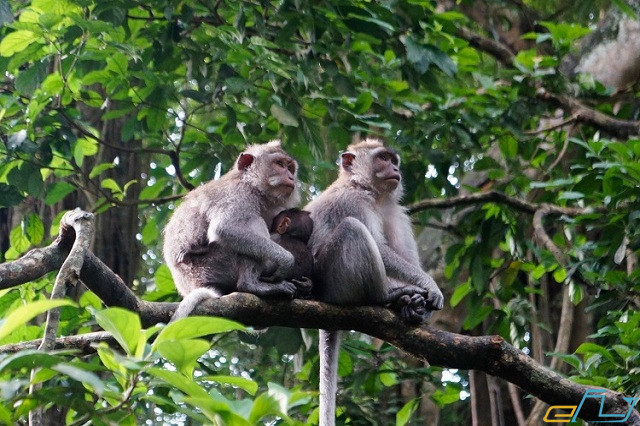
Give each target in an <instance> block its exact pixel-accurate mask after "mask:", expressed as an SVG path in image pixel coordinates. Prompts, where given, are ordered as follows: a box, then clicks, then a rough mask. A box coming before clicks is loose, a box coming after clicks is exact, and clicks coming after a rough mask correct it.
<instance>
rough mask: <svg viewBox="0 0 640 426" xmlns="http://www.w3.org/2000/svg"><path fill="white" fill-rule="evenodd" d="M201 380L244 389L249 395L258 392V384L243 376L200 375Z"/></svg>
mask: <svg viewBox="0 0 640 426" xmlns="http://www.w3.org/2000/svg"><path fill="white" fill-rule="evenodd" d="M202 380H206V381H211V382H216V383H222V384H225V385H231V386H234V387H237V388H240V389H242V390H244V391H245V392H247V393H248V394H249V395H255V394H256V392H258V384H257V383H256V382H254V381H253V380H249V379H245V378H244V377H235V376H206V377H202Z"/></svg>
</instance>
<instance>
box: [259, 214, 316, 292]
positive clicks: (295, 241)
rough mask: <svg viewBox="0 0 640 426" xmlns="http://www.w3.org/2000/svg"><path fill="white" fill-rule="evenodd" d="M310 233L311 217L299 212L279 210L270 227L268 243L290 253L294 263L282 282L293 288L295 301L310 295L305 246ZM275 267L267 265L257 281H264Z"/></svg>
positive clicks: (310, 271)
mask: <svg viewBox="0 0 640 426" xmlns="http://www.w3.org/2000/svg"><path fill="white" fill-rule="evenodd" d="M312 232H313V220H312V219H311V214H310V213H309V212H307V211H304V210H300V209H295V208H293V209H287V210H283V211H281V212H280V213H278V214H277V215H276V217H275V218H274V219H273V222H272V223H271V228H270V229H269V233H270V234H271V240H272V241H273V242H275V243H277V244H278V245H280V246H281V247H282V248H284V249H285V250H287V251H288V252H289V253H291V254H292V255H293V257H294V259H295V264H294V267H293V270H292V271H291V273H290V275H289V276H286V277H284V279H285V280H288V281H291V282H294V283H295V284H296V290H297V291H296V297H302V298H305V297H308V296H309V294H310V292H311V287H312V281H311V276H312V275H313V254H311V249H310V248H309V247H308V246H307V242H308V241H309V238H310V237H311V233H312ZM275 267H276V265H275V264H273V263H270V262H268V263H267V265H266V267H265V270H264V271H263V273H262V276H261V277H260V279H261V280H263V281H268V280H269V276H270V275H272V274H273V271H274V270H275Z"/></svg>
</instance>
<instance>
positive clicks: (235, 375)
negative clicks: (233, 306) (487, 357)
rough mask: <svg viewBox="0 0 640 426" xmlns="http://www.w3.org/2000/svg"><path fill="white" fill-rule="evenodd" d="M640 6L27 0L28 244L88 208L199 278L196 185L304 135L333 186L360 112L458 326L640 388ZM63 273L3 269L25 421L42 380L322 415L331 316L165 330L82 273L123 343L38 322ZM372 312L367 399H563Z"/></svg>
mask: <svg viewBox="0 0 640 426" xmlns="http://www.w3.org/2000/svg"><path fill="white" fill-rule="evenodd" d="M638 13H640V2H639V1H637V0H629V1H625V0H615V1H604V0H586V1H580V2H574V1H569V0H560V1H551V0H507V1H491V0H481V1H466V0H460V1H456V2H453V1H446V0H444V1H423V0H397V1H393V0H390V1H365V0H357V1H343V0H318V1H304V0H298V1H295V0H292V1H291V0H279V1H266V0H242V1H234V2H226V1H221V0H217V1H210V0H183V1H170V0H159V1H155V2H144V1H137V0H114V1H108V2H106V1H97V0H33V1H20V0H17V1H11V2H8V1H7V0H0V23H1V24H2V27H1V28H0V37H1V40H0V71H1V72H2V77H1V78H2V80H1V81H0V138H1V142H0V261H2V262H11V261H14V260H15V259H18V258H20V257H21V256H23V255H24V254H25V253H27V252H28V251H29V250H30V249H32V248H34V247H44V246H46V245H48V244H50V243H51V242H52V241H53V240H54V239H55V237H56V235H57V234H58V230H59V223H60V219H61V217H62V215H63V213H64V212H65V211H67V210H70V209H73V208H76V207H80V208H81V209H83V210H86V211H90V212H93V213H94V214H95V215H96V222H95V237H94V239H93V243H92V245H91V251H92V252H93V253H94V254H95V255H96V256H97V257H98V258H99V259H101V260H102V261H103V262H104V263H105V264H106V265H107V266H108V267H109V268H111V270H113V271H114V272H115V273H117V274H118V275H119V276H120V277H121V278H122V280H123V281H124V282H125V283H126V284H127V285H129V286H130V287H131V288H132V289H133V291H134V292H135V293H136V294H137V295H138V296H140V297H141V298H143V299H145V300H149V301H177V300H179V297H178V295H177V294H176V292H175V288H174V286H173V283H172V280H171V276H170V274H169V272H168V269H167V267H166V266H165V265H164V264H163V261H162V255H161V241H162V228H163V226H164V224H165V223H166V222H167V219H168V217H169V216H170V214H171V212H172V210H173V209H174V207H175V205H176V204H177V203H179V202H180V198H181V197H182V196H183V195H184V194H185V193H186V192H187V191H188V190H189V189H191V188H193V187H196V186H198V185H200V184H202V183H203V182H206V181H208V180H210V179H215V178H216V177H218V176H219V175H220V174H221V173H224V172H226V171H227V170H228V169H229V167H230V166H231V165H232V163H233V161H234V160H235V158H236V156H237V155H238V153H239V152H241V150H242V148H243V146H245V145H246V144H247V143H259V142H266V141H268V140H271V139H274V138H280V139H282V140H283V144H284V147H285V149H286V150H287V151H288V152H289V153H290V154H292V155H293V156H294V157H295V158H296V159H297V160H298V162H299V163H300V173H299V178H300V180H301V181H302V183H303V194H304V195H303V198H304V199H305V200H307V201H308V200H310V199H311V198H312V197H313V196H315V195H317V194H318V193H320V192H321V191H322V190H323V189H324V188H325V187H326V186H328V184H329V183H330V182H331V181H332V180H333V179H334V178H335V176H336V164H335V159H336V158H337V156H338V153H339V151H340V150H342V149H345V147H346V146H347V145H348V144H349V143H350V141H351V140H352V139H353V138H354V137H358V136H360V137H362V136H365V135H374V136H379V137H382V138H384V139H385V140H387V141H388V143H389V144H390V145H392V146H393V147H394V148H395V149H396V150H398V152H399V154H400V156H401V158H402V165H401V168H402V172H403V175H404V184H405V197H404V199H403V203H404V204H405V205H406V206H407V207H408V209H409V212H410V213H411V217H412V219H413V221H414V224H415V233H416V237H417V240H418V243H419V246H420V251H421V256H422V260H423V266H424V268H425V270H428V271H429V272H430V273H431V274H432V275H433V276H434V277H435V279H436V281H437V282H438V283H439V284H440V285H441V287H442V289H443V291H444V293H445V297H446V304H445V309H444V310H443V311H442V312H438V313H437V314H436V315H435V316H434V318H433V320H432V321H431V325H432V326H433V327H434V328H437V329H442V330H448V331H452V332H456V333H461V334H466V335H472V336H480V335H493V334H496V335H500V336H501V337H503V338H504V339H505V340H507V341H508V342H510V343H511V344H512V345H514V346H515V347H517V348H520V349H522V350H523V351H524V352H525V353H526V354H528V355H530V356H531V357H532V358H533V359H535V360H536V361H538V362H539V363H541V364H543V365H546V366H549V367H550V368H551V369H553V370H555V371H557V372H560V373H562V374H564V375H566V376H568V377H570V378H571V379H572V380H573V381H576V382H578V383H583V384H588V385H593V386H598V387H604V388H609V389H612V390H615V391H619V392H622V393H624V394H626V395H634V394H637V393H638V392H640V368H639V367H638V361H639V358H640V344H639V343H638V342H639V341H640V312H638V308H639V307H640V269H639V268H638V262H637V257H638V252H639V250H640V227H639V226H638V225H639V223H640V209H639V206H640V201H639V199H638V196H639V195H640V189H639V188H640V139H638V134H639V133H640V122H639V121H638V114H639V112H640V102H639V101H638V97H637V93H638V89H639V88H640V87H639V86H638V84H637V83H638V77H640V21H639V17H638ZM5 265H8V263H5ZM55 276H56V274H55V272H51V273H49V274H46V275H45V276H43V277H42V278H39V279H36V280H34V281H30V282H28V283H25V284H23V285H20V286H11V287H9V286H5V285H3V281H2V278H3V277H2V276H1V274H0V289H2V290H0V316H1V317H3V318H5V320H4V322H3V324H2V325H1V326H0V337H1V340H0V344H2V345H4V346H0V352H2V354H1V355H0V395H1V397H0V422H3V423H6V424H16V423H25V422H26V419H27V413H28V412H29V410H31V409H33V408H35V407H44V408H46V409H47V411H46V413H45V414H46V415H47V416H48V418H49V420H50V421H51V422H52V423H53V424H63V423H66V424H83V423H84V422H87V421H91V422H93V423H95V424H143V423H147V424H160V423H163V422H166V423H171V424H201V423H207V424H209V423H212V422H217V421H220V422H223V423H226V424H255V423H266V424H300V423H310V424H314V423H316V422H317V404H318V402H317V385H318V383H317V382H318V379H317V372H318V354H317V341H316V340H317V331H316V330H312V329H304V330H298V329H292V328H270V329H269V330H268V331H267V332H266V333H263V334H259V335H255V334H253V333H250V332H237V331H231V330H233V329H234V328H237V326H236V325H235V324H231V323H227V322H218V323H216V324H217V325H216V327H218V331H219V333H218V334H216V335H215V337H214V338H213V339H203V338H202V336H198V338H197V339H195V338H191V339H188V340H184V341H183V342H182V343H175V342H176V341H177V340H176V341H173V343H171V344H170V345H161V344H159V343H158V342H156V343H155V344H154V345H145V344H144V341H145V340H143V341H142V343H141V344H139V345H138V344H137V342H138V340H137V339H138V335H139V334H141V335H144V336H145V339H147V338H149V336H150V333H151V332H150V331H148V332H142V331H141V329H140V322H139V320H138V319H137V317H136V316H135V314H132V313H130V312H126V311H122V310H118V309H117V308H112V309H105V306H104V305H103V304H102V302H101V300H100V299H99V298H98V297H97V296H96V295H95V294H93V293H92V292H90V291H87V290H86V289H85V288H84V287H83V286H82V285H78V286H75V287H73V288H72V289H71V290H70V291H69V292H68V294H67V297H68V298H69V299H71V300H73V301H75V304H74V305H69V306H63V307H62V310H61V322H60V329H59V334H61V335H64V336H69V335H80V334H82V333H86V332H89V331H94V330H100V329H105V330H108V331H110V332H111V333H113V334H114V335H118V336H120V338H119V339H118V342H119V344H116V343H113V342H112V343H110V344H106V343H100V344H99V343H95V344H94V345H93V346H92V347H85V348H83V349H82V350H81V351H80V352H78V351H72V350H69V349H66V350H50V351H36V350H34V349H28V348H25V347H21V346H20V345H17V346H16V345H14V344H20V343H21V342H26V341H30V340H33V339H38V338H41V337H42V335H43V328H44V312H45V310H46V309H47V308H48V307H49V306H48V305H46V306H45V305H43V304H40V305H38V304H37V303H38V302H39V301H40V302H42V301H43V300H46V299H48V297H49V296H48V295H49V294H50V292H51V289H52V286H53V283H54V280H55ZM5 282H6V281H5ZM34 302H35V303H36V304H34ZM36 315H38V316H36ZM34 316H36V317H35V318H33V317H34ZM212 321H214V320H212ZM7 324H9V325H7ZM209 324H211V323H209ZM214 328H215V327H214ZM3 330H4V331H3ZM150 330H154V329H153V328H151V329H150ZM131 333H133V335H132V334H131ZM145 333H146V334H145ZM123 336H124V337H123ZM127 336H129V337H127ZM346 336H347V337H345V342H344V344H343V348H342V352H341V355H340V368H339V370H340V385H339V388H340V390H339V394H338V406H339V410H338V416H339V417H338V422H339V423H340V424H352V425H370V424H380V425H388V424H394V423H395V424H398V425H404V424H433V425H436V424H438V425H458V424H474V425H489V424H493V425H506V424H518V425H525V424H540V423H541V418H542V416H543V415H544V412H545V409H546V405H544V404H542V403H541V402H540V401H539V400H538V399H536V398H533V397H531V396H530V395H528V394H527V393H526V392H523V391H522V390H521V389H519V388H517V387H516V386H514V385H512V384H509V383H508V382H506V381H504V380H502V379H498V378H496V377H494V376H491V375H487V374H485V373H482V372H479V371H476V370H469V371H467V370H455V369H453V370H452V369H445V368H440V367H435V366H430V365H429V364H428V363H426V362H424V361H421V360H418V359H417V358H414V357H412V356H409V355H407V354H406V353H404V352H402V351H400V350H398V349H396V348H394V347H393V346H391V345H390V344H389V343H386V342H384V341H381V340H378V339H375V338H371V337H369V336H366V335H363V334H360V333H347V334H346ZM192 337H193V336H192ZM134 341H135V342H136V343H132V342H134ZM178 346H180V348H181V350H182V352H181V353H180V354H176V353H175V352H176V351H175V348H176V347H178ZM121 347H122V348H124V350H123V349H121ZM34 367H37V371H38V372H37V374H36V379H35V381H36V382H38V383H42V384H43V385H44V388H43V390H41V391H39V392H38V391H37V390H35V391H34V390H33V389H32V391H31V392H30V391H29V384H30V381H31V379H30V372H31V370H32V369H33V368H34Z"/></svg>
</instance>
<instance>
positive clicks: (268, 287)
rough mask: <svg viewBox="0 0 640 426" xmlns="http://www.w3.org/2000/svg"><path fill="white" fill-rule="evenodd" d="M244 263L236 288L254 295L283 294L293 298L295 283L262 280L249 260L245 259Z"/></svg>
mask: <svg viewBox="0 0 640 426" xmlns="http://www.w3.org/2000/svg"><path fill="white" fill-rule="evenodd" d="M244 263H245V265H244V266H243V267H241V268H240V273H239V276H238V284H237V290H238V291H242V292H244V293H251V294H255V295H256V296H260V297H264V296H284V297H289V298H293V296H294V295H295V294H296V285H295V284H294V283H292V282H290V281H279V282H264V281H261V280H260V278H259V277H260V273H259V272H258V270H257V269H256V267H255V265H252V264H251V263H253V262H252V261H251V260H248V259H247V260H245V262H244Z"/></svg>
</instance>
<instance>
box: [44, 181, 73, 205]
mask: <svg viewBox="0 0 640 426" xmlns="http://www.w3.org/2000/svg"><path fill="white" fill-rule="evenodd" d="M75 190H76V187H75V186H73V185H71V184H70V183H67V182H54V183H52V184H51V185H49V187H48V188H47V196H46V197H45V199H44V203H45V204H46V205H48V206H51V205H53V204H55V203H57V202H58V201H60V200H62V199H63V198H64V197H66V196H67V195H69V194H71V193H72V192H73V191H75Z"/></svg>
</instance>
